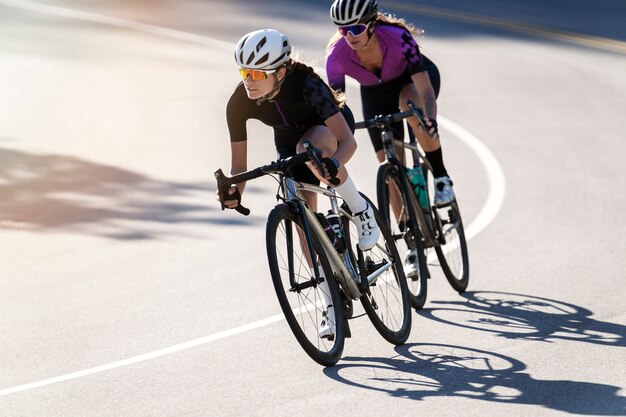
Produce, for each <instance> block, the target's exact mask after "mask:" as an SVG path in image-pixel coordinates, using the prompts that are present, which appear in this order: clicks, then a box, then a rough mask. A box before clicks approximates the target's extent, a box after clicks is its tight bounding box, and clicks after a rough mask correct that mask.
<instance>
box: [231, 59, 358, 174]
mask: <svg viewBox="0 0 626 417" xmlns="http://www.w3.org/2000/svg"><path fill="white" fill-rule="evenodd" d="M339 111H341V112H342V114H343V115H344V117H345V118H346V121H347V122H348V125H349V126H350V128H351V129H352V130H353V131H354V118H353V117H352V113H351V112H350V110H349V109H348V108H347V106H343V108H342V109H341V110H340V109H339V107H338V106H337V104H336V103H335V101H334V98H333V95H332V93H331V92H330V90H329V88H328V87H327V86H326V85H325V83H324V82H323V81H322V80H320V79H318V78H316V77H314V76H313V75H311V74H308V73H306V72H304V71H303V70H300V69H298V68H295V69H294V70H293V71H292V72H290V73H288V74H287V75H286V77H285V80H284V82H283V83H282V85H281V87H280V90H279V92H278V94H277V95H276V96H275V97H274V98H272V99H271V100H264V101H262V102H260V103H258V104H257V100H252V99H250V98H248V95H247V94H246V90H245V87H244V85H243V82H241V83H239V85H237V87H236V88H235V92H234V93H233V94H232V96H231V97H230V100H229V101H228V105H227V107H226V119H227V122H228V131H229V133H230V140H231V142H240V141H245V140H247V139H248V134H247V129H246V122H247V121H248V120H249V119H256V120H259V121H261V122H262V123H264V124H266V125H268V126H271V127H272V128H273V130H274V143H275V145H276V150H277V151H278V156H279V157H280V158H286V157H289V156H292V155H295V153H296V145H297V144H298V141H299V140H300V139H301V138H302V136H303V135H304V133H305V132H306V131H307V130H308V129H309V128H311V127H312V126H317V125H325V123H324V122H325V121H326V119H328V118H329V117H331V116H334V115H335V114H337V112H339ZM298 168H300V169H295V170H294V173H295V177H296V179H298V180H300V181H305V182H309V183H316V184H317V183H319V181H317V179H316V178H315V176H313V174H312V173H311V172H310V171H309V170H308V169H307V168H306V167H305V166H302V167H298Z"/></svg>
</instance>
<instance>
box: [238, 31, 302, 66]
mask: <svg viewBox="0 0 626 417" xmlns="http://www.w3.org/2000/svg"><path fill="white" fill-rule="evenodd" d="M290 55H291V45H290V44H289V39H287V37H286V36H285V35H283V34H282V33H280V32H279V31H277V30H274V29H262V30H257V31H254V32H250V33H248V34H247V35H244V37H242V38H241V39H239V42H237V48H236V49H235V61H236V62H237V65H238V66H239V67H241V68H248V69H259V70H272V69H276V68H278V67H280V66H281V65H282V64H284V63H285V62H287V61H289V56H290Z"/></svg>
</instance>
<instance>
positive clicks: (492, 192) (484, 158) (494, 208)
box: [0, 0, 505, 396]
mask: <svg viewBox="0 0 626 417" xmlns="http://www.w3.org/2000/svg"><path fill="white" fill-rule="evenodd" d="M0 5H5V6H10V7H16V8H20V9H24V10H29V11H33V12H37V13H44V14H50V15H55V16H61V17H66V18H72V19H79V20H85V21H89V22H94V23H99V24H105V25H111V26H116V27H121V28H126V29H131V30H135V31H140V32H144V33H149V34H153V35H157V36H164V37H168V38H172V39H177V40H181V41H186V42H193V43H197V44H200V45H204V46H208V47H211V48H217V49H222V50H227V51H231V50H232V48H233V45H232V44H230V43H228V42H224V41H220V40H217V39H212V38H209V37H206V36H201V35H195V34H192V33H187V32H180V31H177V30H172V29H167V28H162V27H159V26H153V25H148V24H144V23H139V22H133V21H129V20H124V19H118V18H114V17H108V16H101V15H97V14H93V13H87V12H81V11H76V10H70V9H65V8H61V7H56V6H48V5H44V4H38V3H32V2H28V1H23V0H0ZM438 120H439V121H440V124H441V126H442V128H444V129H446V130H448V131H450V132H451V133H452V134H453V135H454V136H456V137H457V138H458V139H460V140H461V141H463V142H464V143H465V144H466V145H467V146H468V147H469V148H470V149H472V150H473V151H474V152H475V153H476V155H478V158H479V159H480V161H481V162H482V163H483V165H484V166H485V170H486V172H487V178H488V182H489V194H488V197H487V200H486V201H485V205H484V206H483V208H482V209H481V211H480V213H479V214H478V216H477V217H476V219H474V221H472V223H471V224H470V225H469V226H468V227H467V230H466V234H467V239H470V238H471V237H473V236H476V235H477V234H478V233H480V231H481V230H483V229H484V228H485V227H486V226H487V225H488V224H489V223H491V221H492V220H493V219H494V218H495V217H496V215H497V213H498V211H499V210H500V207H501V206H502V202H503V201H504V188H505V187H504V185H505V183H504V174H503V172H502V169H501V168H500V165H499V164H498V161H497V159H496V158H495V156H494V155H493V154H492V153H491V152H490V151H489V149H488V148H487V147H486V146H485V145H483V144H482V143H481V142H480V141H479V140H478V138H476V137H475V136H474V135H472V134H471V133H470V132H468V131H467V130H465V129H464V128H462V127H461V126H459V125H457V124H456V123H454V122H452V121H451V120H449V119H446V118H445V117H441V116H439V117H438ZM283 319H284V315H283V314H277V315H275V316H271V317H268V318H266V319H263V320H258V321H255V322H253V323H249V324H245V325H242V326H239V327H235V328H234V329H230V330H225V331H222V332H219V333H215V334H212V335H209V336H205V337H201V338H198V339H194V340H190V341H188V342H184V343H180V344H177V345H174V346H170V347H167V348H163V349H159V350H155V351H152V352H148V353H144V354H142V355H138V356H133V357H131V358H127V359H123V360H121V361H117V362H111V363H109V364H105V365H100V366H96V367H93V368H89V369H85V370H82V371H77V372H72V373H69V374H64V375H61V376H57V377H54V378H49V379H44V380H41V381H37V382H32V383H30V384H24V385H18V386H15V387H12V388H6V389H3V390H0V396H4V395H9V394H14V393H18V392H23V391H28V390H31V389H35V388H40V387H43V386H46V385H51V384H56V383H59V382H64V381H68V380H71V379H76V378H81V377H84V376H88V375H93V374H96V373H100V372H105V371H109V370H111V369H115V368H120V367H122V366H128V365H132V364H135V363H139V362H143V361H146V360H150V359H154V358H158V357H161V356H165V355H169V354H171V353H175V352H180V351H181V350H185V349H190V348H193V347H197V346H200V345H204V344H207V343H211V342H214V341H217V340H220V339H225V338H227V337H231V336H235V335H238V334H241V333H245V332H248V331H251V330H255V329H258V328H261V327H264V326H268V325H270V324H273V323H276V322H278V321H281V320H283Z"/></svg>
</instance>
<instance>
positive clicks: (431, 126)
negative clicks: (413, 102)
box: [424, 117, 439, 137]
mask: <svg viewBox="0 0 626 417" xmlns="http://www.w3.org/2000/svg"><path fill="white" fill-rule="evenodd" d="M424 125H425V126H426V129H425V130H426V133H428V134H429V135H430V136H433V137H435V136H436V135H439V129H438V127H437V120H435V119H429V118H427V117H425V118H424Z"/></svg>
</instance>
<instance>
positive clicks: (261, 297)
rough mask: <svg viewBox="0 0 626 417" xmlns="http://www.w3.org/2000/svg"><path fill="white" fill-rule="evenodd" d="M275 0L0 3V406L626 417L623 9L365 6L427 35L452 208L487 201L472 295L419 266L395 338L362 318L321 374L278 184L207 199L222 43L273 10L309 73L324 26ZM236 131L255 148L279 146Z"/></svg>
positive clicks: (36, 411)
mask: <svg viewBox="0 0 626 417" xmlns="http://www.w3.org/2000/svg"><path fill="white" fill-rule="evenodd" d="M265 3H268V4H265ZM269 3H270V2H259V1H256V2H252V1H237V2H228V1H222V0H219V1H218V0H214V1H199V0H184V1H178V2H166V1H152V2H144V1H141V2H125V1H121V0H120V1H107V2H85V1H78V0H59V1H52V0H50V1H38V2H32V3H31V2H25V1H20V0H0V335H1V338H0V415H2V416H5V415H6V416H8V417H18V416H19V417H22V416H29V417H33V416H46V417H52V416H63V417H68V416H98V417H103V416H239V415H246V416H266V415H278V416H282V415H304V416H308V415H319V414H323V413H328V412H338V413H340V414H341V415H355V416H356V415H359V416H362V415H387V416H405V415H418V414H428V415H436V416H452V415H454V416H457V415H459V414H460V413H461V414H463V415H471V416H473V415H476V416H485V415H489V416H504V415H507V416H509V415H522V414H526V415H533V416H534V415H537V416H552V415H564V414H572V415H626V393H625V392H624V387H625V381H626V366H625V365H624V363H626V351H625V349H624V347H625V345H626V304H625V302H624V299H625V298H626V289H625V286H624V283H623V282H624V278H625V273H624V270H625V268H626V250H625V249H626V245H625V243H624V233H625V232H626V221H625V220H624V217H623V208H624V207H626V193H625V192H624V189H625V184H626V174H625V173H624V172H625V171H624V169H623V159H624V156H625V155H626V145H625V144H624V143H625V142H624V141H623V138H624V136H626V118H625V117H624V114H626V54H624V53H620V52H616V50H615V48H614V46H615V45H617V46H618V47H620V46H621V47H624V42H625V41H626V33H625V32H624V29H623V25H621V24H620V23H621V22H623V18H624V16H626V6H625V5H624V2H622V1H617V0H615V1H611V0H599V1H593V2H591V1H587V0H577V1H575V2H571V1H552V2H549V3H547V4H546V2H542V1H530V2H524V3H523V5H522V3H520V2H515V1H497V2H495V1H486V0H484V1H477V2H472V3H471V7H470V6H468V4H469V3H467V2H460V1H456V0H446V1H437V2H435V1H423V2H420V4H419V5H415V4H413V3H411V2H399V1H394V2H381V4H382V5H383V8H385V9H386V10H389V11H392V12H395V13H398V14H400V15H403V16H405V17H407V19H408V20H410V21H412V22H414V23H415V24H416V25H417V26H420V27H422V28H424V29H425V30H426V36H425V37H424V38H423V39H422V40H420V44H421V45H422V48H423V50H424V51H425V52H426V53H427V54H428V55H429V57H431V58H432V59H433V60H435V62H437V64H438V65H439V67H440V70H441V72H442V76H443V86H442V92H441V96H440V99H439V107H440V113H441V115H442V116H443V117H444V118H445V119H447V120H448V121H449V123H448V124H447V125H446V124H444V125H443V129H442V135H443V140H444V152H445V158H446V161H447V165H448V169H449V170H450V171H451V172H452V174H453V175H454V179H455V186H456V188H457V194H458V197H459V200H460V202H461V204H462V207H463V209H464V215H465V218H466V223H468V224H476V223H474V222H475V220H476V218H477V216H480V214H481V213H483V210H484V209H485V204H487V203H486V202H487V201H489V196H490V195H492V194H491V193H492V192H493V186H494V184H496V183H498V181H499V180H502V179H503V180H504V188H503V192H504V193H503V194H502V195H501V197H502V200H501V205H500V204H496V207H495V211H496V216H495V217H493V218H491V219H490V221H489V223H488V225H486V227H481V228H480V229H476V230H477V234H476V235H475V236H474V237H473V238H472V239H471V241H470V242H469V245H470V247H469V249H470V256H471V281H470V287H469V290H468V292H467V293H466V294H464V295H462V296H461V295H458V294H456V293H455V292H454V291H453V290H452V289H451V288H450V287H449V286H448V284H447V283H446V282H445V279H444V278H443V276H442V275H441V274H440V273H438V271H436V270H433V278H432V279H431V281H430V283H429V284H430V287H429V291H430V293H429V300H428V302H427V304H426V306H425V309H424V310H423V311H421V312H416V313H414V317H413V329H412V333H411V337H410V338H409V340H408V342H407V343H406V345H404V346H401V347H397V348H396V347H393V346H391V345H389V344H388V343H386V342H385V341H384V340H383V339H382V338H381V337H380V336H378V335H377V334H376V332H375V330H374V329H373V327H372V326H371V324H370V323H369V322H368V321H367V319H366V318H360V319H356V320H354V321H353V322H352V324H351V326H352V332H353V337H352V338H351V339H349V340H348V341H347V344H346V348H345V351H344V357H343V359H342V360H341V361H340V362H339V363H338V365H337V366H335V367H332V368H328V369H323V368H321V367H319V366H318V365H317V364H315V363H314V362H312V361H311V360H310V359H309V358H308V357H307V356H306V355H305V354H304V352H303V351H302V350H301V349H300V347H299V346H298V345H297V343H296V341H295V339H294V338H293V336H292V335H291V333H290V331H289V329H288V326H287V325H286V323H285V322H284V321H281V320H278V319H275V317H276V315H277V314H279V313H280V309H279V306H278V303H277V301H276V298H275V295H274V294H273V289H272V287H271V284H270V279H269V275H268V271H267V267H266V260H265V242H264V225H265V219H266V215H267V213H268V212H269V210H270V209H271V207H272V206H273V204H274V199H273V191H274V185H273V183H272V181H271V180H269V179H262V180H259V181H257V182H255V183H254V184H250V185H249V187H248V188H247V189H246V194H245V199H246V201H247V204H248V206H249V207H251V209H252V210H253V212H252V214H251V216H250V217H246V218H244V217H241V216H239V215H237V214H236V213H231V212H221V211H220V210H219V207H218V205H217V203H216V202H215V201H214V200H213V192H214V184H213V181H212V177H211V173H212V172H213V170H214V169H216V168H218V167H222V168H227V167H228V163H229V153H228V152H229V144H228V139H227V137H228V136H227V130H226V125H225V110H224V106H225V103H226V101H227V99H228V97H229V95H230V93H231V92H232V90H233V88H234V86H235V84H236V83H237V82H238V74H237V72H236V68H235V65H234V63H233V59H232V51H231V50H229V48H228V47H224V46H223V45H224V43H226V45H228V44H233V43H234V42H235V41H236V40H237V39H238V38H239V37H240V36H241V35H242V34H244V33H246V32H248V31H250V30H254V29H258V28H260V27H276V28H278V29H280V30H282V31H284V32H285V33H287V34H288V35H289V36H290V38H291V40H292V42H293V43H294V44H295V45H296V46H297V48H298V52H299V55H300V57H301V58H303V59H305V60H307V61H308V62H310V63H312V64H315V65H318V66H322V65H323V58H324V52H323V48H324V46H325V44H326V41H327V39H328V37H329V36H330V35H332V33H333V28H332V26H331V25H330V24H329V22H328V20H327V10H326V8H327V5H326V3H327V2H305V1H287V0H284V1H283V0H275V1H273V2H271V5H270V4H269ZM322 3H323V4H322ZM427 7H436V8H437V9H436V10H433V9H426V8H427ZM444 12H445V13H444ZM103 16H104V17H103ZM478 17H483V18H488V19H479V18H478ZM111 18H114V19H111ZM132 22H135V23H132ZM137 23H142V25H138V24H137ZM507 25H508V28H507ZM516 25H517V26H516ZM520 25H524V27H525V28H526V30H525V31H520ZM528 25H532V27H530V29H529V26H528ZM163 28H168V29H172V30H175V31H177V32H171V31H170V32H168V31H165V30H164V29H163ZM533 28H534V29H533ZM538 28H541V30H539V29H538ZM562 33H567V34H568V36H569V35H571V36H572V37H570V38H567V40H564V39H563V38H562V37H559V36H557V35H558V34H562ZM185 34H193V35H196V36H191V35H189V36H187V35H185ZM589 36H593V37H597V38H601V39H600V43H599V44H596V45H595V47H589V46H585V45H586V44H585V39H588V37H589ZM611 45H612V46H611ZM348 100H349V103H350V104H351V106H352V107H353V109H354V110H355V113H356V114H357V115H359V114H360V104H359V98H358V90H357V89H356V88H355V87H354V86H351V87H350V88H349V90H348ZM452 124H456V125H459V126H461V127H463V128H464V129H466V130H467V131H468V132H469V133H471V134H472V135H474V136H475V137H476V138H477V139H478V140H479V141H480V143H481V144H483V145H484V146H485V147H486V149H487V150H488V152H489V153H490V155H492V156H493V157H494V159H495V161H496V165H497V167H496V168H498V169H495V170H494V169H492V168H493V166H492V167H489V166H486V165H485V160H484V159H483V158H481V156H480V153H479V151H477V148H476V147H475V146H472V145H471V144H468V142H467V141H464V138H463V137H460V136H459V135H458V134H454V132H453V131H452ZM446 126H447V129H446ZM249 128H250V131H251V132H252V134H251V137H252V138H253V139H251V140H250V143H249V149H250V159H249V164H250V166H255V165H259V164H262V163H265V162H267V161H269V160H272V159H274V157H275V155H274V150H273V146H272V139H271V134H270V131H269V130H268V129H267V128H266V127H264V126H261V125H259V124H255V123H251V124H250V125H249ZM358 138H359V140H360V141H361V146H360V148H359V150H358V152H357V155H356V156H355V159H354V161H352V163H351V165H350V166H349V168H350V170H351V173H352V175H353V177H354V178H355V180H356V181H357V182H358V184H359V186H360V188H362V189H363V190H364V191H365V192H366V193H367V194H370V195H371V196H374V195H375V185H374V179H375V178H374V177H375V169H376V162H375V158H374V156H373V152H372V151H371V147H370V145H369V143H368V139H367V137H366V136H365V135H363V133H359V135H358ZM499 170H501V171H499ZM494 172H495V173H497V172H501V173H502V177H503V178H500V179H494V178H493V177H492V176H493V175H494Z"/></svg>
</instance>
